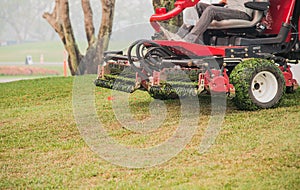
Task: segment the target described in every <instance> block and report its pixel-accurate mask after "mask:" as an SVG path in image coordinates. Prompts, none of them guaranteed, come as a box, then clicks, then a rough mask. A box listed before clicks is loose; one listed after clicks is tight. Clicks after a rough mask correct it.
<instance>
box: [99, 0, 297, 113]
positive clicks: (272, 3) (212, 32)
mask: <svg viewBox="0 0 300 190" xmlns="http://www.w3.org/2000/svg"><path fill="white" fill-rule="evenodd" d="M198 1H199V0H177V1H176V2H175V8H174V9H173V10H170V11H167V10H166V9H165V8H158V9H156V12H155V14H154V15H152V16H151V18H150V23H151V25H152V26H153V28H154V29H155V30H156V32H157V33H158V34H159V32H161V31H160V25H159V22H161V21H165V20H168V19H171V18H173V17H175V16H177V15H178V14H180V13H181V12H182V11H183V10H184V9H186V8H188V7H193V6H194V5H196V4H197V3H198ZM245 6H246V7H247V8H251V9H253V10H254V11H253V19H252V20H251V21H246V20H236V19H231V20H222V21H213V22H212V23H211V25H210V27H209V28H208V30H207V31H206V32H205V33H204V36H203V41H204V44H195V43H188V42H183V41H169V40H156V39H155V37H154V39H152V40H138V41H136V42H134V43H133V44H132V45H131V46H130V47H129V48H128V52H127V54H123V52H122V51H113V52H112V51H111V52H106V53H105V55H104V56H105V57H104V60H105V62H104V64H103V65H102V66H100V67H99V76H98V78H97V80H96V81H95V84H96V85H97V86H100V87H105V88H112V89H115V90H120V91H125V92H130V93H131V92H134V91H135V90H137V89H140V90H146V91H148V92H149V94H150V95H151V96H153V97H154V98H159V99H168V98H176V97H185V96H198V95H200V94H201V93H209V94H222V93H223V94H224V93H226V94H227V95H228V96H232V97H233V100H234V102H235V103H236V106H237V107H238V108H240V109H245V110H255V109H260V108H272V107H276V106H277V105H278V104H279V103H280V100H281V99H282V96H283V95H284V93H285V92H293V91H294V90H295V89H296V88H297V87H298V84H297V81H296V80H295V79H294V78H293V74H292V72H291V70H290V64H297V63H299V59H300V43H299V38H300V33H299V30H300V20H299V14H300V0H254V1H253V2H252V1H251V2H247V3H245Z"/></svg>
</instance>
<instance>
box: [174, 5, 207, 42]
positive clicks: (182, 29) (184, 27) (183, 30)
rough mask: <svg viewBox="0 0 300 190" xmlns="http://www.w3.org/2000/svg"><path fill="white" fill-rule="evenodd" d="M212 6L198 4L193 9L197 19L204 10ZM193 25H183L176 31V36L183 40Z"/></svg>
mask: <svg viewBox="0 0 300 190" xmlns="http://www.w3.org/2000/svg"><path fill="white" fill-rule="evenodd" d="M209 6H212V5H210V4H207V3H201V2H199V3H198V4H197V5H196V6H195V7H193V8H195V9H196V11H197V14H198V15H197V16H198V18H200V16H201V15H202V13H203V12H204V10H205V9H206V8H207V7H209ZM193 27H194V26H193V25H188V24H183V25H182V26H181V27H180V28H179V29H178V31H177V33H176V34H177V35H178V36H180V37H181V38H184V37H185V36H186V35H187V34H188V33H189V32H190V31H191V30H192V28H193Z"/></svg>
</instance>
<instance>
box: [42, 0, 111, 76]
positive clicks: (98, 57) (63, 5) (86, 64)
mask: <svg viewBox="0 0 300 190" xmlns="http://www.w3.org/2000/svg"><path fill="white" fill-rule="evenodd" d="M101 4H102V20H101V25H100V28H99V32H98V35H97V36H96V34H95V27H94V23H93V11H92V8H91V3H90V0H81V6H82V10H83V15H84V26H85V33H86V38H87V42H88V48H87V51H86V54H85V55H83V54H82V53H81V52H80V50H79V48H78V45H77V42H76V39H75V37H74V33H73V28H72V25H71V21H70V14H69V1H68V0H55V6H54V9H53V11H52V13H48V12H46V13H44V14H43V18H45V19H46V20H47V21H48V23H49V24H50V25H51V26H52V28H53V29H54V30H55V31H56V32H57V34H58V35H59V37H60V39H61V41H62V42H63V44H64V47H65V49H66V51H67V52H68V64H69V69H70V71H71V74H72V75H81V74H96V73H97V67H98V65H99V64H101V63H102V55H103V52H104V51H105V50H106V49H107V47H108V43H109V39H110V35H111V31H112V24H113V15H114V7H115V0H101Z"/></svg>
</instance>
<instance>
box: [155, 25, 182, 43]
mask: <svg viewBox="0 0 300 190" xmlns="http://www.w3.org/2000/svg"><path fill="white" fill-rule="evenodd" d="M159 27H160V30H161V31H162V32H163V34H164V36H165V37H166V38H167V40H170V41H171V40H172V41H185V40H184V39H183V38H181V37H180V36H179V35H178V34H174V33H172V32H170V31H168V30H167V29H165V28H164V27H162V26H161V25H159Z"/></svg>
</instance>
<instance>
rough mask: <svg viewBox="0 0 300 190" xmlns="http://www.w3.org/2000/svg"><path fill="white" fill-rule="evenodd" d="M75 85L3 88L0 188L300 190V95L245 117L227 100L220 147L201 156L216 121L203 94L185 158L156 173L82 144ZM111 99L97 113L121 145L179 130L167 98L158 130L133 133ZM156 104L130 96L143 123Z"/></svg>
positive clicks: (46, 81)
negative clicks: (204, 140) (117, 161)
mask: <svg viewBox="0 0 300 190" xmlns="http://www.w3.org/2000/svg"><path fill="white" fill-rule="evenodd" d="M92 78H94V76H92V77H91V79H92ZM73 81H74V78H73V77H67V78H63V77H52V78H42V79H34V80H24V81H17V82H11V83H3V84H0V92H1V93H0V108H1V115H0V117H1V118H0V130H1V132H0V139H1V141H0V142H1V146H0V168H1V173H0V189H23V188H24V189H50V188H53V189H74V188H75V189H76V188H80V189H93V188H95V189H103V188H105V189H116V188H118V189H299V188H300V178H299V176H300V152H299V150H300V147H299V145H300V141H299V139H300V138H299V136H300V101H299V100H300V90H298V91H297V92H296V93H294V94H288V95H286V97H285V99H284V101H283V102H282V104H281V106H280V107H278V108H276V109H268V110H259V111H253V112H248V111H240V110H237V109H236V108H235V106H234V105H232V102H231V101H230V100H228V108H227V111H226V116H225V120H224V122H223V125H222V130H221V132H220V134H219V135H218V137H217V139H216V142H215V144H214V145H213V146H212V147H211V149H210V150H209V151H208V152H206V153H205V154H200V153H199V152H198V148H199V142H200V140H201V137H202V135H203V130H204V129H205V126H206V124H207V123H208V121H209V118H210V117H209V115H210V114H209V113H210V109H209V107H210V104H209V102H210V98H209V97H206V96H204V97H203V98H202V99H200V100H199V101H200V105H201V111H200V112H201V113H199V118H195V119H199V120H200V122H199V127H198V129H197V131H196V133H195V135H194V136H193V138H192V140H191V142H190V143H189V144H188V145H187V146H186V148H185V149H184V150H183V151H182V152H180V153H179V154H178V155H177V156H175V157H174V158H172V159H171V160H170V161H168V162H165V163H163V164H160V165H157V166H154V167H150V168H142V169H129V168H125V167H120V166H116V165H113V164H111V163H109V162H107V161H105V160H103V159H101V158H100V157H99V156H98V155H97V154H96V153H95V152H93V151H92V150H91V149H90V148H89V147H88V146H87V144H86V143H85V142H84V140H83V138H82V136H81V135H80V133H79V130H78V128H77V126H76V122H75V119H74V115H73V105H72V88H73ZM91 82H92V80H91ZM111 96H112V94H111V90H108V89H103V88H96V89H95V97H96V101H95V104H96V109H97V114H98V116H99V118H100V120H101V122H102V123H103V124H104V126H105V128H106V129H107V131H108V133H109V134H110V135H111V136H112V137H113V138H115V139H116V140H117V141H119V142H120V143H122V144H125V145H127V146H133V147H142V148H147V147H151V146H154V145H155V144H157V143H161V142H163V141H164V140H166V139H167V138H168V137H170V135H172V131H173V130H174V129H175V128H176V126H177V125H178V121H177V120H178V119H176V114H178V113H177V111H178V108H179V107H180V104H179V102H178V101H177V100H168V101H165V104H166V107H167V114H166V115H167V116H166V120H165V121H164V122H163V124H162V125H161V127H160V128H159V129H157V130H155V131H152V132H150V133H146V134H138V133H134V132H132V131H128V130H126V129H124V128H122V125H121V124H120V123H119V122H118V120H117V119H116V117H115V116H114V110H113V108H112V103H113V101H114V99H113V98H111ZM152 101H153V100H152V99H151V98H150V97H149V96H148V95H147V93H145V92H140V91H139V92H135V93H133V94H131V95H130V97H129V105H130V109H131V112H132V113H134V114H135V116H134V117H135V118H136V119H137V120H141V119H147V118H148V117H149V109H148V106H149V104H150V103H151V102H152ZM176 110H177V111H176Z"/></svg>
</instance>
